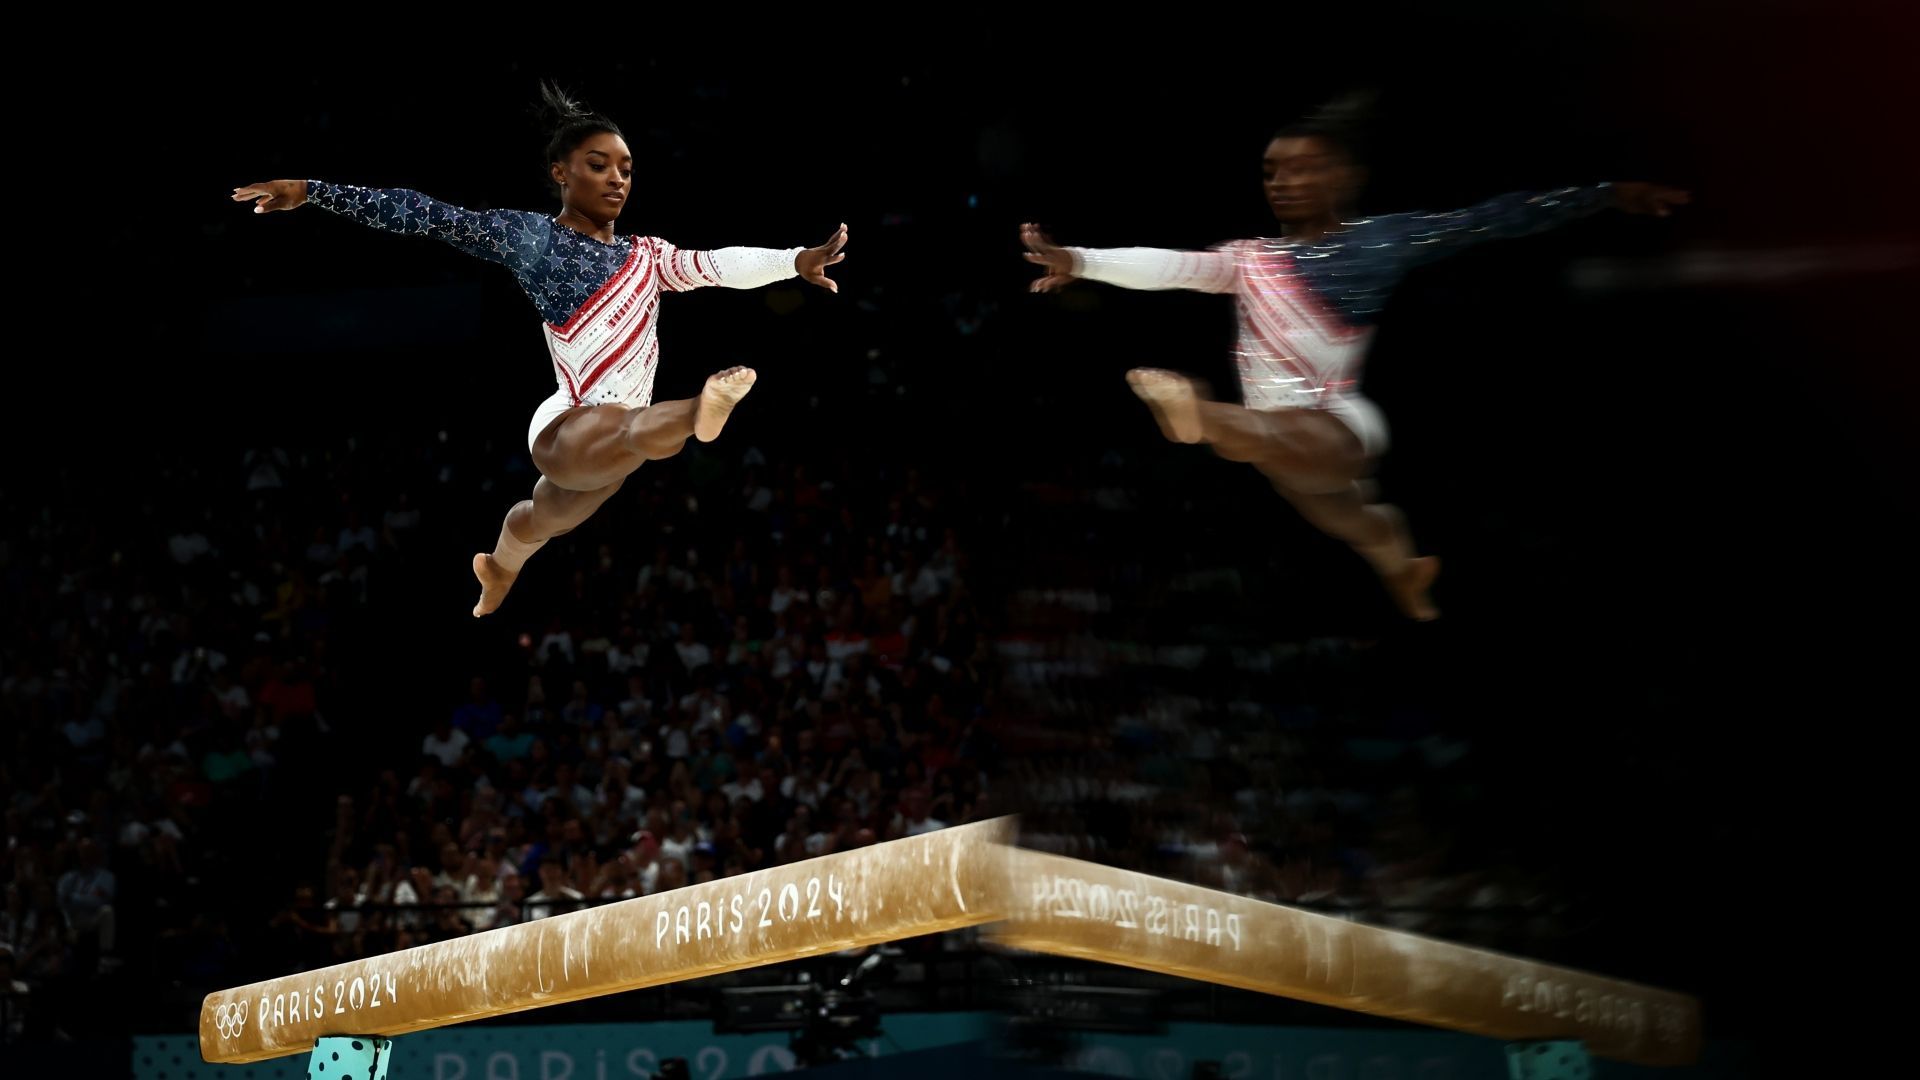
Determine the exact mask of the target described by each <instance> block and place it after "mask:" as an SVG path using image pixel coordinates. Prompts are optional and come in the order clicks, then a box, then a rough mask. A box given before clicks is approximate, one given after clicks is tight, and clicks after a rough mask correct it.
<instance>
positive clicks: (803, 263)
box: [793, 224, 847, 293]
mask: <svg viewBox="0 0 1920 1080" xmlns="http://www.w3.org/2000/svg"><path fill="white" fill-rule="evenodd" d="M846 246H847V227H846V225H845V224H842V225H841V226H840V228H839V229H838V230H836V231H835V232H834V234H833V235H832V236H829V237H827V242H826V243H824V244H821V245H820V246H819V247H810V248H808V249H806V250H805V251H802V252H801V253H800V254H798V255H795V256H794V257H793V269H794V272H795V273H797V274H799V275H800V276H801V277H802V278H804V279H805V280H807V281H811V282H813V283H814V284H815V285H818V286H820V287H821V288H823V289H825V290H827V291H828V292H830V293H837V292H839V291H840V286H839V284H838V283H837V282H835V281H834V280H833V279H832V278H830V277H828V276H827V267H829V266H832V265H834V264H835V263H837V262H839V261H840V260H842V259H844V258H846V257H847V256H846V253H844V252H842V251H841V250H840V249H841V248H843V247H846Z"/></svg>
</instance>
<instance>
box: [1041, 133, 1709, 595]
mask: <svg viewBox="0 0 1920 1080" xmlns="http://www.w3.org/2000/svg"><path fill="white" fill-rule="evenodd" d="M1357 133H1358V126H1357V121H1356V117H1355V109H1354V107H1353V106H1352V105H1351V104H1348V105H1343V106H1336V107H1333V108H1329V109H1327V110H1323V111H1322V112H1321V113H1319V114H1317V115H1315V116H1313V117H1310V118H1308V119H1306V120H1303V121H1301V122H1299V123H1296V124H1294V125H1292V126H1290V127H1287V128H1284V129H1282V130H1281V131H1280V132H1278V133H1277V134H1275V135H1274V137H1273V139H1272V140H1271V141H1270V142H1269V143H1268V145H1267V149H1266V155H1265V157H1264V158H1263V159H1262V161H1261V168H1262V172H1263V174H1264V177H1265V191H1266V196H1267V203H1268V205H1269V207H1271V209H1272V211H1273V216H1274V217H1275V218H1276V219H1277V220H1278V221H1279V223H1280V232H1279V235H1278V236H1277V237H1274V238H1270V239H1258V240H1240V241H1235V242H1233V243H1229V244H1225V245H1223V246H1221V247H1219V248H1215V249H1213V250H1210V251H1203V252H1194V251H1167V250H1160V249H1154V248H1114V249H1106V250H1100V249H1089V248H1073V247H1060V246H1058V245H1056V244H1054V243H1053V242H1052V240H1051V239H1050V238H1049V237H1048V236H1047V235H1046V233H1044V232H1043V231H1041V229H1040V228H1039V227H1038V226H1036V225H1031V224H1030V225H1026V226H1023V227H1022V229H1021V239H1022V241H1023V242H1024V244H1025V245H1026V248H1027V254H1026V259H1027V261H1028V262H1031V263H1034V264H1036V265H1039V266H1041V267H1044V268H1045V270H1046V273H1045V275H1044V276H1042V277H1041V278H1039V279H1038V280H1037V281H1035V282H1034V283H1033V289H1034V291H1036V292H1046V291H1051V290H1054V289H1058V288H1060V287H1062V286H1064V285H1066V284H1068V283H1070V282H1072V281H1074V280H1075V279H1077V278H1085V279H1087V280H1089V281H1103V282H1106V283H1108V284H1112V285H1119V286H1122V287H1124V288H1130V289H1194V290H1198V291H1201V292H1213V293H1231V294H1233V296H1234V299H1235V307H1236V309H1237V312H1238V323H1239V336H1238V342H1237V344H1236V346H1235V352H1236V359H1237V361H1238V367H1239V374H1240V390H1241V396H1242V400H1243V402H1244V404H1242V405H1231V404H1227V403H1225V402H1218V401H1209V400H1206V398H1205V396H1204V395H1203V394H1202V392H1201V391H1200V389H1199V387H1198V386H1196V384H1195V383H1194V381H1193V380H1191V379H1189V378H1187V377H1186V376H1183V375H1179V374H1177V373H1174V372H1171V371H1165V370H1161V369H1157V368H1135V369H1133V370H1132V371H1129V372H1128V373H1127V381H1128V382H1129V383H1130V384H1131V386H1132V388H1133V390H1134V392H1135V393H1137V394H1138V395H1139V396H1140V397H1141V398H1142V399H1143V400H1144V401H1145V402H1146V403H1147V406H1148V408H1149V409H1150V410H1151V411H1152V413H1153V416H1154V419H1155V420H1156V421H1158V422H1159V425H1160V430H1161V431H1162V432H1163V433H1164V434H1165V435H1166V436H1167V438H1169V439H1171V440H1173V441H1175V442H1181V443H1206V444H1208V445H1209V446H1211V447H1212V448H1213V449H1214V451H1215V452H1216V453H1218V454H1219V455H1220V456H1221V457H1224V458H1226V459H1228V460H1230V461H1243V462H1248V463H1250V464H1252V465H1253V466H1254V467H1256V468H1258V469H1259V470H1260V471H1261V473H1263V474H1264V475H1265V476H1266V477H1267V479H1268V480H1270V481H1271V482H1272V483H1273V486H1274V487H1275V488H1276V489H1278V490H1279V492H1280V494H1281V495H1283V496H1285V497H1286V499H1287V500H1288V501H1289V502H1291V503H1292V504H1293V505H1294V507H1296V508H1297V509H1298V510H1299V512H1300V513H1301V515H1302V516H1303V517H1305V518H1306V519H1307V520H1308V521H1310V522H1312V523H1313V524H1314V525H1315V526H1317V527H1318V528H1319V529H1321V530H1322V531H1323V532H1326V533H1328V534H1330V535H1332V536H1335V537H1338V538H1339V539H1341V540H1344V541H1346V542H1347V543H1348V544H1350V545H1352V546H1353V548H1354V550H1355V551H1357V552H1359V553H1360V555H1361V556H1362V557H1364V558H1365V559H1366V560H1367V561H1368V562H1369V563H1370V564H1372V566H1373V568H1374V570H1375V571H1376V572H1377V573H1378V574H1379V575H1380V578H1381V580H1382V581H1383V582H1384V583H1385V585H1386V587H1387V591H1388V592H1389V593H1390V594H1391V595H1392V597H1393V600H1394V602H1395V604H1396V605H1398V606H1399V608H1400V610H1401V611H1403V612H1404V613H1406V614H1407V615H1408V616H1409V617H1411V618H1414V619H1418V620H1423V621H1424V620H1428V619H1432V618H1435V617H1436V616H1437V615H1438V614H1439V612H1438V611H1437V610H1436V609H1435V607H1434V605H1433V602H1432V600H1431V599H1430V597H1429V595H1428V593H1429V589H1430V587H1431V586H1432V584H1433V580H1434V577H1435V576H1436V575H1437V574H1438V572H1439V562H1438V560H1436V559H1434V558H1433V557H1431V556H1427V557H1417V556H1416V555H1415V554H1414V548H1413V542H1412V538H1411V536H1410V534H1409V533H1408V531H1407V525H1406V520H1405V518H1404V516H1403V515H1402V514H1401V513H1400V511H1399V510H1398V509H1396V508H1395V507H1393V506H1390V505H1388V504H1385V503H1380V502H1375V501H1374V488H1373V485H1372V483H1371V482H1370V481H1369V480H1368V477H1369V476H1370V475H1371V473H1372V472H1373V469H1374V466H1375V464H1376V463H1377V461H1378V460H1379V457H1380V455H1381V454H1382V453H1384V452H1385V450H1386V448H1387V425H1386V421H1385V419H1384V417H1383V416H1382V415H1381V413H1380V410H1379V409H1378V408H1377V407H1376V406H1375V405H1374V404H1373V403H1372V402H1371V401H1369V400H1367V398H1365V397H1364V396H1362V395H1361V393H1360V390H1359V381H1360V372H1361V365H1362V362H1363V360H1364V358H1365V353H1366V349H1367V343H1368V340H1369V339H1370V338H1371V336H1372V332H1373V325H1374V321H1375V319H1376V317H1377V316H1378V315H1379V313H1380V309H1381V308H1382V307H1383V306H1384V304H1385V301H1386V298H1387V295H1388V293H1389V292H1390V291H1391V290H1392V289H1393V287H1394V286H1395V285H1397V284H1398V283H1399V281H1400V279H1401V278H1403V277H1404V276H1406V274H1407V272H1408V271H1409V270H1412V269H1413V268H1414V267H1416V266H1419V265H1421V264H1422V263H1425V262H1429V261H1431V260H1433V259H1435V258H1438V257H1440V256H1442V255H1445V254H1448V253H1450V252H1454V251H1458V250H1460V249H1461V248H1463V247H1466V246H1467V245H1469V244H1474V243H1478V242H1479V241H1482V240H1490V239H1494V238H1498V237H1510V236H1524V235H1526V234H1529V233H1534V232H1539V231H1541V230H1544V229H1547V228H1551V227H1553V226H1556V225H1561V224H1564V223H1566V222H1570V221H1573V220H1575V219H1578V218H1581V217H1585V216H1586V215H1588V214H1591V213H1593V212H1595V211H1598V210H1601V209H1603V208H1606V207H1609V206H1611V207H1614V208H1617V209H1620V210H1624V211H1626V212H1628V213H1633V214H1653V215H1656V216H1659V217H1665V216H1667V214H1668V213H1669V212H1670V211H1671V208H1672V207H1674V206H1677V205H1680V204H1683V203H1685V202H1687V200H1688V196H1687V193H1686V192H1684V191H1680V190H1678V189H1675V188H1670V187H1663V186H1660V185H1656V184H1645V183H1615V184H1598V185H1595V186H1592V187H1580V188H1564V189H1561V190H1559V191H1552V192H1544V193H1537V194H1535V193H1520V194H1512V195H1502V196H1499V197H1498V198H1494V199H1490V200H1488V201H1487V202H1484V203H1481V204H1479V205H1477V206H1473V207H1469V208H1468V209H1465V210H1456V211H1453V212H1451V213H1443V214H1389V215H1381V216H1375V217H1356V216H1355V215H1354V214H1353V213H1352V209H1353V204H1354V199H1355V196H1356V194H1357V193H1358V192H1359V190H1360V187H1361V184H1362V182H1363V180H1364V172H1363V170H1362V167H1361V164H1360V156H1359V154H1358V151H1357V143H1358V139H1357Z"/></svg>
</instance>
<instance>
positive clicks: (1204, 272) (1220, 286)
mask: <svg viewBox="0 0 1920 1080" xmlns="http://www.w3.org/2000/svg"><path fill="white" fill-rule="evenodd" d="M1020 240H1021V242H1022V243H1024V244H1026V246H1027V261H1028V262H1030V263H1033V264H1034V265H1035V266H1043V267H1045V268H1046V270H1047V273H1046V276H1045V277H1042V278H1040V279H1038V280H1036V281H1035V282H1034V283H1033V291H1034V292H1052V291H1053V290H1055V289H1058V288H1060V287H1061V286H1064V285H1066V284H1068V283H1069V282H1072V281H1075V280H1078V279H1080V278H1085V279H1087V280H1088V281H1104V282H1106V283H1107V284H1109V285H1118V286H1120V287H1121V288H1123V289H1192V290H1194V291H1196V292H1210V293H1225V292H1232V291H1233V278H1234V257H1233V254H1232V253H1231V252H1227V251H1171V250H1168V249H1165V248H1069V247H1061V246H1059V245H1058V244H1055V243H1054V242H1053V240H1052V239H1051V238H1049V237H1048V236H1047V234H1046V233H1044V232H1042V231H1041V230H1040V227H1039V226H1037V225H1026V226H1023V227H1022V228H1021V230H1020Z"/></svg>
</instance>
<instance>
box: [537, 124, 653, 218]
mask: <svg viewBox="0 0 1920 1080" xmlns="http://www.w3.org/2000/svg"><path fill="white" fill-rule="evenodd" d="M553 180H554V183H556V184H559V185H560V192H561V200H562V201H563V202H565V203H566V204H567V207H568V208H569V209H571V210H573V212H574V213H576V214H579V215H581V216H583V217H585V218H587V219H588V220H590V221H597V222H599V223H601V224H603V225H604V224H607V223H610V222H612V221H613V219H615V218H617V217H619V216H620V211H621V210H623V209H625V208H626V205H627V196H628V195H630V194H632V190H633V153H632V151H630V150H628V149H627V143H626V140H625V139H622V138H621V137H620V136H618V135H615V134H613V133H612V132H610V131H603V132H601V133H600V134H598V135H591V136H588V137H587V139H586V140H585V141H584V142H582V143H581V144H580V145H579V146H576V147H574V148H573V152H572V153H570V154H568V155H567V157H566V160H565V161H556V162H554V163H553Z"/></svg>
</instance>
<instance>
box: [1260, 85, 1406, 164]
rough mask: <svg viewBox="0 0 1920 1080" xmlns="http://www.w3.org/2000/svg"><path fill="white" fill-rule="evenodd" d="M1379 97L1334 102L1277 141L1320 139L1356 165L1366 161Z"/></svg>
mask: <svg viewBox="0 0 1920 1080" xmlns="http://www.w3.org/2000/svg"><path fill="white" fill-rule="evenodd" d="M1379 97H1380V95H1379V94H1378V93H1376V92H1374V91H1371V90H1362V91H1355V92H1353V93H1349V94H1343V95H1341V96H1340V97H1337V98H1334V99H1333V100H1332V101H1329V102H1327V103H1325V104H1323V105H1321V106H1320V107H1319V108H1317V109H1314V110H1313V111H1312V112H1310V113H1308V114H1306V115H1305V116H1303V117H1301V118H1300V119H1298V120H1295V121H1294V122H1293V123H1291V124H1287V125H1286V126H1284V127H1282V128H1280V129H1279V130H1277V131H1275V132H1274V133H1273V137H1274V138H1276V139H1319V140H1321V141H1323V142H1326V143H1328V144H1330V145H1332V146H1333V147H1334V148H1336V149H1338V150H1339V151H1340V152H1341V153H1343V154H1345V155H1346V156H1347V160H1349V161H1351V162H1352V163H1353V164H1355V165H1360V164H1364V163H1365V161H1366V158H1367V136H1368V135H1369V133H1370V129H1371V128H1372V126H1373V122H1374V114H1375V112H1376V104H1377V102H1378V101H1379Z"/></svg>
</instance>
